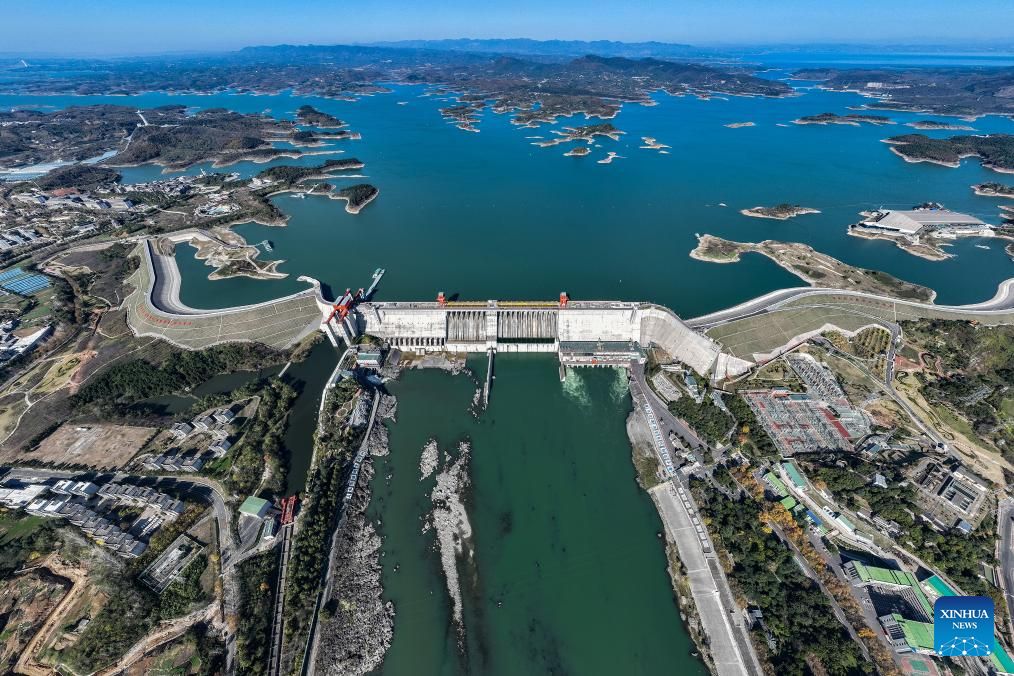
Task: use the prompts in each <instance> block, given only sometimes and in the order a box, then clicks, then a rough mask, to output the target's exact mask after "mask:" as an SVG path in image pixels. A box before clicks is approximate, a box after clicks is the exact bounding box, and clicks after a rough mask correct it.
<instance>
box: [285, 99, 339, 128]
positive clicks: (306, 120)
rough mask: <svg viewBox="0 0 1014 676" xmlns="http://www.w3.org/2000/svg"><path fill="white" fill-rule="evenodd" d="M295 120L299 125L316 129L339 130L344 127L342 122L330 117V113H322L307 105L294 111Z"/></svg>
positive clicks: (332, 116)
mask: <svg viewBox="0 0 1014 676" xmlns="http://www.w3.org/2000/svg"><path fill="white" fill-rule="evenodd" d="M296 119H297V120H299V123H300V124H305V125H309V126H312V127H318V128H320V129H341V128H342V127H344V126H346V125H345V123H344V122H342V121H341V120H339V119H338V118H337V117H335V116H334V115H331V114H330V113H323V112H321V111H319V110H317V109H316V108H314V107H313V106H309V105H306V106H300V107H299V108H298V109H297V110H296Z"/></svg>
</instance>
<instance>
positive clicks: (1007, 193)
mask: <svg viewBox="0 0 1014 676" xmlns="http://www.w3.org/2000/svg"><path fill="white" fill-rule="evenodd" d="M972 190H974V191H975V194H976V195H982V196H983V197H1007V198H1009V199H1014V185H1004V184H1003V183H993V182H990V183H979V184H978V185H973V186H972Z"/></svg>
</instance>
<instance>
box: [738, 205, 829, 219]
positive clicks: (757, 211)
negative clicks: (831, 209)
mask: <svg viewBox="0 0 1014 676" xmlns="http://www.w3.org/2000/svg"><path fill="white" fill-rule="evenodd" d="M776 208H777V207H751V208H749V209H740V210H739V213H741V214H743V215H744V216H749V217H750V218H767V219H771V220H774V221H787V220H789V219H790V218H795V217H796V216H805V215H806V214H819V213H820V209H811V208H810V207H793V208H792V209H791V210H790V213H787V214H785V215H779V214H774V213H764V211H772V210H773V209H776Z"/></svg>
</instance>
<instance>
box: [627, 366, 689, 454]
mask: <svg viewBox="0 0 1014 676" xmlns="http://www.w3.org/2000/svg"><path fill="white" fill-rule="evenodd" d="M630 382H631V390H632V392H633V393H634V395H635V397H641V398H642V400H643V401H646V402H647V403H648V405H649V406H650V407H651V411H652V413H653V414H654V415H655V420H657V421H658V425H659V429H660V430H661V431H662V434H663V438H665V439H666V441H667V443H668V435H669V432H673V433H674V434H675V435H676V436H678V437H679V438H680V439H682V440H683V441H684V442H686V443H687V445H689V446H690V448H691V449H695V448H701V447H705V446H707V445H708V444H707V443H705V442H704V440H702V439H701V438H700V437H698V436H697V433H696V432H694V431H693V430H692V429H691V428H690V426H689V425H687V424H686V423H684V422H683V421H682V420H680V419H679V418H677V417H676V416H674V415H673V414H672V413H670V412H669V409H668V408H666V406H665V404H664V403H663V402H662V400H661V399H659V398H658V395H656V394H655V391H654V390H652V389H651V388H650V387H649V386H648V383H647V382H646V381H645V377H644V365H643V364H637V363H631V365H630Z"/></svg>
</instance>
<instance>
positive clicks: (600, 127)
mask: <svg viewBox="0 0 1014 676" xmlns="http://www.w3.org/2000/svg"><path fill="white" fill-rule="evenodd" d="M552 131H553V133H554V134H556V135H557V138H554V139H549V140H548V141H535V142H534V143H533V144H532V145H536V146H539V147H540V148H546V147H549V146H556V145H560V144H561V143H569V142H571V141H584V142H585V143H588V144H591V143H592V142H593V141H594V140H595V137H596V136H605V137H606V138H610V139H612V140H614V141H619V140H620V134H626V133H627V132H625V131H620V130H619V129H617V128H616V127H614V126H613V125H612V124H610V123H608V122H606V123H604V124H590V125H586V126H584V127H564V128H563V130H557V129H554V130H552ZM653 140H654V139H653Z"/></svg>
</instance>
